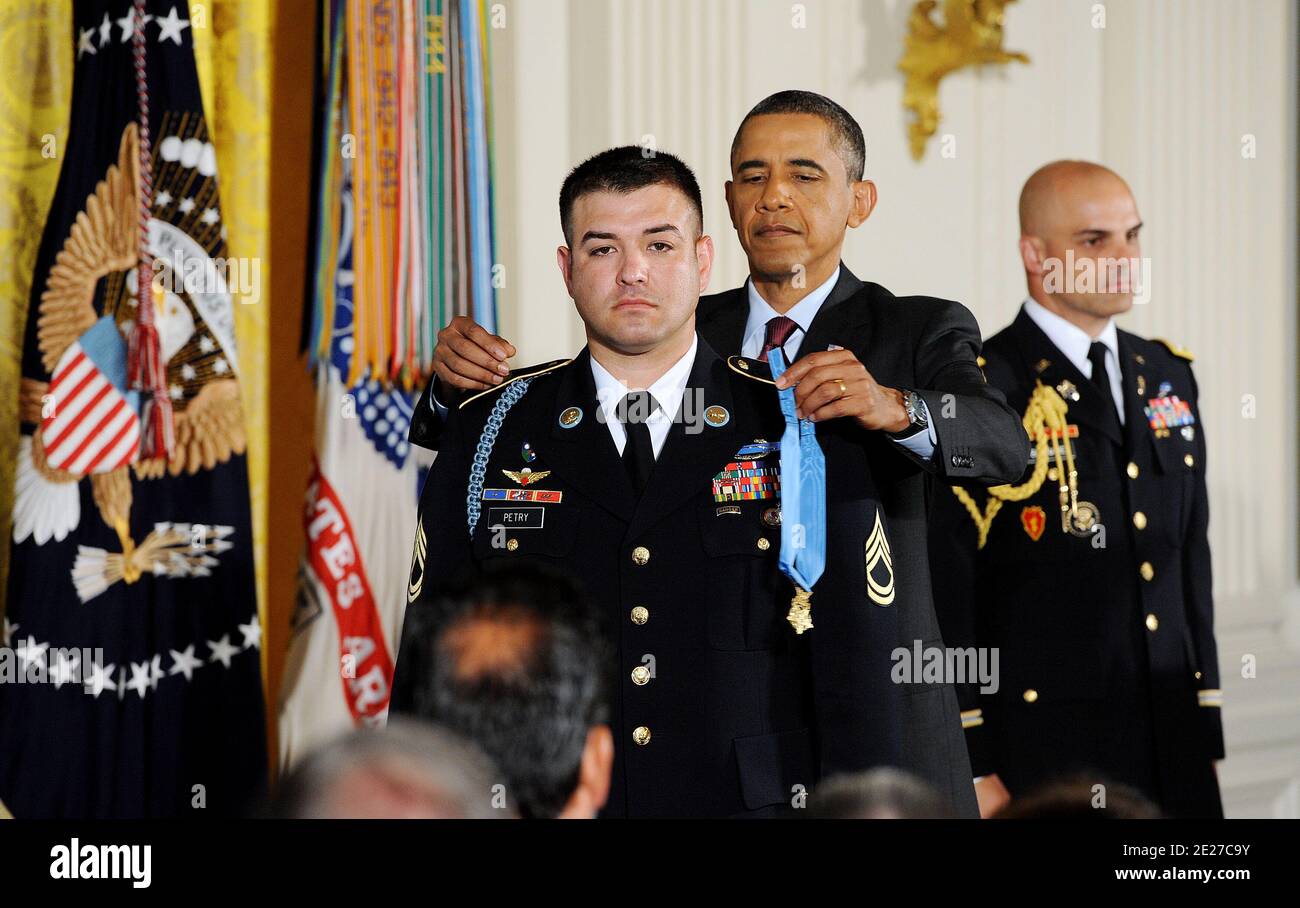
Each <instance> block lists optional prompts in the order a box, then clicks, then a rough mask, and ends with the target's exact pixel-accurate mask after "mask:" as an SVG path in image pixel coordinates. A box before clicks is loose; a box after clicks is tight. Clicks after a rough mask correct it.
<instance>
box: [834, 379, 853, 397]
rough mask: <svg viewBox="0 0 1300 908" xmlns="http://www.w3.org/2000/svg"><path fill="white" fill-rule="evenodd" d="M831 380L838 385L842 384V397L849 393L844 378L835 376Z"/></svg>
mask: <svg viewBox="0 0 1300 908" xmlns="http://www.w3.org/2000/svg"><path fill="white" fill-rule="evenodd" d="M831 381H833V382H835V383H836V384H837V385H839V386H840V397H843V396H844V395H846V394H848V393H849V389H848V387H847V386H846V385H845V384H844V379H842V378H833V379H831Z"/></svg>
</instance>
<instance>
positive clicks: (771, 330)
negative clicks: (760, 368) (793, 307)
mask: <svg viewBox="0 0 1300 908" xmlns="http://www.w3.org/2000/svg"><path fill="white" fill-rule="evenodd" d="M798 330H799V323H798V322H796V321H795V320H794V319H792V318H786V317H785V316H784V315H778V316H777V317H776V318H773V319H769V320H768V322H767V333H766V334H764V335H763V349H762V350H760V351H758V358H759V359H761V360H764V361H766V360H767V354H768V351H769V350H776V349H780V350H781V356H782V358H784V359H786V360H787V361H788V359H789V357H786V355H785V342H786V341H788V340H789V339H790V335H791V334H794V333H795V332H796V331H798Z"/></svg>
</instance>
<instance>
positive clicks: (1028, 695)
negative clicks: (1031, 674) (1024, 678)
mask: <svg viewBox="0 0 1300 908" xmlns="http://www.w3.org/2000/svg"><path fill="white" fill-rule="evenodd" d="M1021 696H1023V697H1024V698H1025V702H1026V703H1033V702H1035V701H1036V700H1037V699H1038V691H1036V690H1034V689H1033V688H1032V687H1031V688H1029V690H1027V691H1025V692H1024V693H1023V694H1022V695H1021Z"/></svg>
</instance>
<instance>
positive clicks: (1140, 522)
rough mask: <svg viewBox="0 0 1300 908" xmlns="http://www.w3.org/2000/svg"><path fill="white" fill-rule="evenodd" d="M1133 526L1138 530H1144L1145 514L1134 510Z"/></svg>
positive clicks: (1145, 526)
mask: <svg viewBox="0 0 1300 908" xmlns="http://www.w3.org/2000/svg"><path fill="white" fill-rule="evenodd" d="M1133 526H1135V527H1137V528H1138V529H1139V530H1145V529H1146V528H1147V515H1146V514H1143V513H1142V512H1141V511H1134V512H1133Z"/></svg>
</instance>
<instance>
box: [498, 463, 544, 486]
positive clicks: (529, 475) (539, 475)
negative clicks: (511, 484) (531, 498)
mask: <svg viewBox="0 0 1300 908" xmlns="http://www.w3.org/2000/svg"><path fill="white" fill-rule="evenodd" d="M501 472H502V473H505V474H506V476H508V477H509V478H510V479H513V480H514V481H515V482H517V483H519V484H520V485H521V486H530V485H532V484H533V483H535V482H541V481H542V480H543V479H545V478H546V477H547V476H550V475H551V471H550V470H538V471H537V472H536V473H534V472H533V468H532V467H524V468H523V469H522V470H520V471H519V472H517V473H516V472H515V471H514V470H502V471H501Z"/></svg>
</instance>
